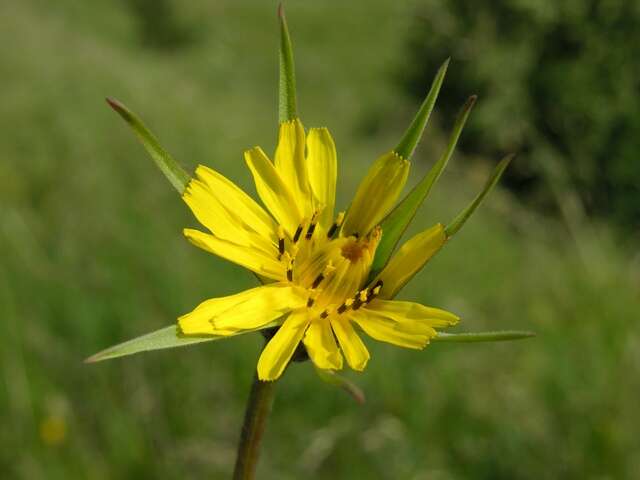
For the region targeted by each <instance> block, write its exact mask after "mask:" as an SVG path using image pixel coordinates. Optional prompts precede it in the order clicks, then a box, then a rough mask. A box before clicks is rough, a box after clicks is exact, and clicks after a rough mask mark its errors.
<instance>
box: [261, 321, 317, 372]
mask: <svg viewBox="0 0 640 480" xmlns="http://www.w3.org/2000/svg"><path fill="white" fill-rule="evenodd" d="M308 324H309V317H308V315H307V312H306V310H302V311H299V312H293V313H292V314H291V315H289V317H288V318H287V319H286V320H285V322H284V323H283V324H282V326H281V327H280V328H279V329H278V331H277V332H276V334H275V335H274V336H273V338H272V339H271V340H269V343H267V346H266V347H265V348H264V350H263V351H262V354H261V355H260V360H258V378H259V379H260V380H263V381H272V380H276V379H277V378H278V377H280V375H282V372H283V371H284V369H285V368H286V366H287V364H288V363H289V360H290V359H291V356H292V355H293V352H295V350H296V348H297V346H298V344H299V343H300V340H302V337H303V335H304V332H305V330H306V329H307V325H308Z"/></svg>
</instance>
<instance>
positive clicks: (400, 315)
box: [364, 298, 460, 328]
mask: <svg viewBox="0 0 640 480" xmlns="http://www.w3.org/2000/svg"><path fill="white" fill-rule="evenodd" d="M364 310H365V311H368V310H375V311H376V312H379V313H381V314H382V315H384V316H385V317H388V318H391V319H393V320H394V321H396V322H403V321H417V322H420V323H424V324H426V325H429V326H431V327H436V328H442V327H448V326H451V325H455V324H456V323H458V321H459V320H460V317H458V316H457V315H454V314H453V313H451V312H447V311H446V310H441V309H439V308H433V307H426V306H424V305H421V304H419V303H415V302H403V301H398V300H381V299H379V298H376V299H374V300H373V301H372V302H371V303H369V304H368V305H367V307H366V308H365V309H364Z"/></svg>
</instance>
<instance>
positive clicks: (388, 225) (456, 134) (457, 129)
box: [370, 95, 477, 279]
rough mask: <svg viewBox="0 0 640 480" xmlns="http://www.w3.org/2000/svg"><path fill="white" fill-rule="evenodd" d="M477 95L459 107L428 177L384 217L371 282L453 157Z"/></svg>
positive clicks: (387, 259) (372, 267)
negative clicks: (446, 140)
mask: <svg viewBox="0 0 640 480" xmlns="http://www.w3.org/2000/svg"><path fill="white" fill-rule="evenodd" d="M476 98H477V97H476V96H475V95H472V96H471V97H469V99H468V100H467V102H466V103H465V104H464V106H463V107H462V110H461V111H460V113H459V114H458V118H457V119H456V122H455V123H454V125H453V131H452V132H451V135H450V137H449V141H448V143H447V147H446V148H445V150H444V152H442V155H441V156H440V158H439V159H438V161H437V162H436V163H435V165H434V166H433V167H431V169H430V170H429V171H428V172H427V174H426V175H425V176H424V177H423V178H422V180H420V182H419V183H418V184H417V185H416V186H415V187H414V188H413V190H411V192H409V194H408V195H407V196H406V197H405V198H404V199H403V200H402V201H401V202H400V203H399V204H398V205H397V206H396V207H395V208H394V209H393V210H392V211H391V213H389V215H387V217H386V218H385V219H384V220H383V221H382V224H381V227H382V238H381V239H380V243H379V244H378V248H377V249H376V255H375V258H374V260H373V264H372V266H371V276H370V278H371V279H373V278H374V277H375V276H376V275H377V274H378V273H379V272H380V271H381V270H382V269H383V268H384V266H385V265H386V264H387V262H388V261H389V258H390V257H391V254H392V253H393V250H394V249H395V247H396V245H397V244H398V241H400V238H401V237H402V235H403V234H404V232H405V230H406V229H407V227H408V226H409V224H410V223H411V220H413V217H415V215H416V212H417V211H418V208H420V205H422V203H423V202H424V200H425V199H426V198H427V196H428V195H429V192H430V191H431V188H432V187H433V185H435V183H436V181H437V180H438V179H439V178H440V175H441V174H442V172H443V171H444V169H445V167H446V166H447V163H449V159H450V158H451V156H452V155H453V152H454V150H455V148H456V145H457V143H458V139H459V138H460V134H461V133H462V129H463V128H464V125H465V123H466V122H467V119H468V118H469V114H470V113H471V109H472V108H473V105H474V104H475V102H476Z"/></svg>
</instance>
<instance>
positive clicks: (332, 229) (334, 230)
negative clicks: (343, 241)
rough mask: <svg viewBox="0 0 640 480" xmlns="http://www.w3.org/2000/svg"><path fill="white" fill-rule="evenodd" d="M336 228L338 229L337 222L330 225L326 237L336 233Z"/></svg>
mask: <svg viewBox="0 0 640 480" xmlns="http://www.w3.org/2000/svg"><path fill="white" fill-rule="evenodd" d="M337 230H338V224H337V223H334V224H333V225H331V228H330V229H329V231H328V232H327V238H332V237H333V236H334V235H335V234H336V231H337Z"/></svg>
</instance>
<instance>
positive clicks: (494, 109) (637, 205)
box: [401, 0, 640, 227]
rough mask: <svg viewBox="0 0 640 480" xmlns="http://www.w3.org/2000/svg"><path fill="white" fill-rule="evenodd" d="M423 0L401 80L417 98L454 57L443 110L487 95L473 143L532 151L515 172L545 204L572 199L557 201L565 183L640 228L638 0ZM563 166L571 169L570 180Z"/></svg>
mask: <svg viewBox="0 0 640 480" xmlns="http://www.w3.org/2000/svg"><path fill="white" fill-rule="evenodd" d="M418 5H419V6H418V7H417V10H416V12H415V13H416V20H415V21H414V25H413V29H412V34H411V38H410V42H409V46H410V49H409V51H408V55H410V56H411V57H412V58H413V59H414V61H413V62H408V64H409V65H413V66H414V69H413V71H410V72H409V73H408V74H407V71H406V69H403V70H402V73H403V76H402V77H401V82H403V83H404V85H405V87H406V88H407V89H408V91H409V92H411V93H412V95H413V96H414V98H415V99H418V98H420V96H421V92H422V88H423V87H422V86H423V85H424V82H425V81H428V78H429V75H430V69H431V68H432V65H433V64H434V63H435V62H437V61H438V60H439V59H440V58H442V57H443V56H451V57H452V58H453V62H452V65H451V69H450V70H451V73H450V76H449V79H448V81H447V85H446V88H445V89H443V92H442V95H441V99H440V101H439V104H438V108H439V111H442V112H443V115H447V116H448V115H451V114H452V112H453V111H454V110H455V109H456V108H457V105H458V102H459V101H460V98H462V97H463V96H466V95H468V93H469V92H477V93H478V94H479V97H480V101H479V103H478V108H477V109H476V112H475V114H474V121H473V124H472V125H470V126H469V128H468V129H467V131H466V132H465V135H464V139H463V142H462V144H461V147H462V149H463V151H464V152H466V153H470V154H473V155H478V154H483V156H491V157H495V156H500V155H503V154H505V153H509V152H517V153H518V154H519V155H522V156H521V160H520V161H519V162H518V164H517V165H514V166H513V167H512V168H511V169H510V171H509V172H508V173H507V175H506V179H505V181H506V182H507V184H508V185H510V187H511V188H512V189H514V190H515V191H517V192H518V194H519V196H521V197H522V196H525V195H526V196H527V198H529V199H530V200H531V201H535V202H537V203H538V204H539V205H540V206H541V207H544V208H549V207H552V206H553V202H558V201H560V202H562V201H563V200H562V199H560V200H557V199H554V197H553V194H552V190H551V188H550V186H549V183H550V182H556V183H557V182H559V181H560V182H561V183H560V184H559V185H557V186H558V187H560V189H562V190H570V191H572V190H575V191H577V193H578V196H579V198H580V200H581V203H582V204H583V205H584V206H585V207H586V209H587V211H588V212H592V213H595V214H599V215H602V216H606V217H613V218H615V219H617V220H618V221H619V222H620V223H621V224H622V225H626V226H627V227H630V226H633V225H637V224H638V221H640V190H639V189H638V185H639V184H640V161H639V159H638V152H640V115H638V111H640V96H639V95H638V94H637V92H638V78H639V77H640V63H638V61H637V49H636V48H634V46H635V45H639V44H640V29H639V28H638V25H639V24H640V9H639V8H638V4H637V2H629V1H627V0H612V1H608V2H600V1H596V0H588V1H578V2H535V1H521V0H499V1H494V0H480V1H475V2H467V1H465V0H451V1H450V0H429V1H422V2H420V3H419V4H418ZM406 64H407V62H406V59H404V58H403V60H402V65H406ZM445 118H446V117H445ZM554 166H559V167H560V169H561V170H563V171H564V172H566V181H565V179H562V180H559V179H558V176H557V174H555V173H554V170H553V168H554ZM550 177H551V178H550Z"/></svg>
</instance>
